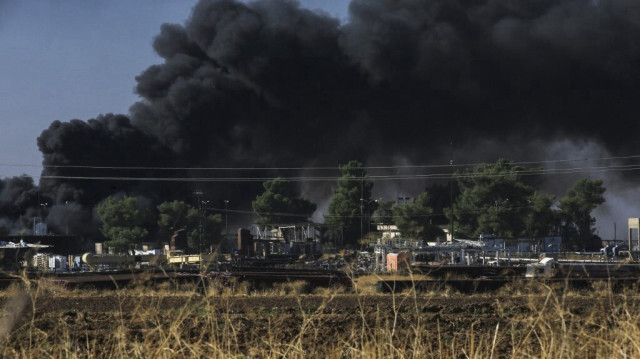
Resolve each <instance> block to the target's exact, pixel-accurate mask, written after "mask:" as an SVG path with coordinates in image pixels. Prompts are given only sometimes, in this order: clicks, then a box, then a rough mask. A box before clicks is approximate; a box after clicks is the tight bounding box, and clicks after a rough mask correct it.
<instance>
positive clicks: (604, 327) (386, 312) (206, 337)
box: [0, 276, 640, 358]
mask: <svg viewBox="0 0 640 359" xmlns="http://www.w3.org/2000/svg"><path fill="white" fill-rule="evenodd" d="M378 279H380V278H378V277H377V276H371V277H360V278H358V279H357V281H356V283H355V288H354V289H353V290H345V289H344V288H339V289H328V288H316V289H310V288H309V287H308V284H307V283H305V282H292V283H283V284H280V285H276V286H275V287H273V288H271V289H267V290H259V291H257V290H253V289H251V288H250V287H249V286H248V285H247V284H246V283H242V282H233V283H231V285H225V286H222V285H211V286H207V287H206V288H205V290H200V289H199V286H198V285H180V286H177V285H175V284H166V285H160V286H155V287H154V288H145V287H136V288H125V289H120V290H116V291H80V290H67V289H64V288H61V287H58V286H55V285H51V284H47V283H46V282H41V283H39V284H38V285H35V286H25V285H21V286H13V287H10V288H9V289H7V290H5V291H4V292H3V293H2V296H1V298H2V303H3V311H2V316H0V324H1V327H0V331H2V330H4V336H3V337H2V340H3V342H2V344H1V346H0V353H2V354H1V355H2V356H3V357H17V358H34V357H53V358H111V357H129V358H186V357H189V358H191V357H208V358H309V357H312V358H316V357H320V358H425V357H426V358H429V357H431V358H502V357H510V358H602V357H606V358H638V357H640V300H639V299H638V294H637V292H636V291H635V290H628V291H626V292H622V293H614V292H612V291H611V290H610V288H609V286H608V285H607V284H606V283H604V284H599V285H598V286H597V288H595V290H591V291H571V290H567V289H566V288H564V287H555V288H551V287H549V286H547V285H545V284H543V283H534V284H530V285H523V284H522V283H520V284H518V283H516V284H513V285H511V286H509V287H506V288H503V289H501V290H500V291H498V292H495V293H490V294H482V295H462V294H459V293H455V292H453V291H451V290H449V289H447V290H446V292H441V291H433V292H429V293H419V292H416V291H415V290H407V291H405V292H403V293H401V294H396V295H391V294H388V295H387V294H385V295H381V294H378V293H376V292H375V290H374V289H372V288H374V287H375V282H376V281H377V280H378ZM382 279H392V278H390V277H382ZM398 279H400V278H398ZM402 279H406V277H404V278H402ZM92 301H95V302H98V301H101V302H100V303H110V305H109V307H108V308H107V307H104V308H103V307H100V306H99V305H98V304H96V306H95V307H92V306H91V303H92ZM54 302H55V303H58V304H56V305H59V307H57V306H56V305H54V304H53V303H54ZM76 302H77V303H80V304H78V306H77V307H75V306H74V303H76ZM60 303H62V304H60ZM21 308H22V309H21ZM16 312H18V315H17V314H16ZM20 312H21V313H22V314H21V315H20Z"/></svg>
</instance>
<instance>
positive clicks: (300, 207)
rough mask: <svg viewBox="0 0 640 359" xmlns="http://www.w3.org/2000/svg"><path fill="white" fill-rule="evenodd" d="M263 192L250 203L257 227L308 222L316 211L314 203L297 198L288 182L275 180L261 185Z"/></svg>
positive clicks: (279, 179)
mask: <svg viewBox="0 0 640 359" xmlns="http://www.w3.org/2000/svg"><path fill="white" fill-rule="evenodd" d="M263 186H264V192H263V193H262V194H261V195H259V196H257V197H256V199H255V201H253V202H252V203H251V206H252V207H253V211H254V212H255V213H256V214H257V215H258V219H257V220H256V223H258V224H259V225H261V226H263V225H274V224H295V223H301V222H308V218H309V217H310V216H311V215H312V214H313V212H314V211H315V210H316V205H315V203H312V202H310V201H308V200H307V199H305V198H300V197H298V196H297V194H296V191H295V188H294V186H293V184H292V183H291V182H290V181H287V180H285V179H282V178H275V179H273V180H271V181H267V182H264V183H263Z"/></svg>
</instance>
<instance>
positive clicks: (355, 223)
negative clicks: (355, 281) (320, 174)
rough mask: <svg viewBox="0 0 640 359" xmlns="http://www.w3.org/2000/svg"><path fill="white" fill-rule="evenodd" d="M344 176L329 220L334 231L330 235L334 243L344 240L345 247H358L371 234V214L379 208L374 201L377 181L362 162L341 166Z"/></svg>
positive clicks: (330, 206) (331, 202) (330, 230)
mask: <svg viewBox="0 0 640 359" xmlns="http://www.w3.org/2000/svg"><path fill="white" fill-rule="evenodd" d="M340 173H341V177H340V178H339V179H338V187H336V188H334V189H333V196H332V197H331V201H330V202H329V208H328V215H327V217H326V218H325V224H327V225H328V226H329V228H330V229H329V231H328V233H327V235H328V236H329V238H330V239H333V240H334V241H335V240H336V239H339V238H340V239H342V240H343V241H344V243H343V244H344V245H345V246H347V247H351V248H355V247H356V246H357V244H358V241H359V240H360V239H361V237H364V235H365V234H366V233H367V232H368V229H367V227H368V225H367V224H368V223H369V217H370V214H371V213H373V212H375V209H376V208H375V206H376V204H375V203H372V201H371V191H372V189H373V182H371V181H370V180H368V179H367V176H366V172H365V170H364V168H363V167H362V163H360V162H358V161H349V162H348V163H346V164H344V165H342V166H340ZM367 205H369V206H371V208H370V210H369V211H365V209H366V207H365V206H367Z"/></svg>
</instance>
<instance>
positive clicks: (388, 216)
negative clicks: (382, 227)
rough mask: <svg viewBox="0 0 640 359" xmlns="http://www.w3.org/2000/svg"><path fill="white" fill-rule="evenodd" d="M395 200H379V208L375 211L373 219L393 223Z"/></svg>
mask: <svg viewBox="0 0 640 359" xmlns="http://www.w3.org/2000/svg"><path fill="white" fill-rule="evenodd" d="M394 204H395V202H394V201H379V202H378V209H377V210H376V211H375V212H373V216H372V217H371V221H372V222H375V223H380V224H393V205H394Z"/></svg>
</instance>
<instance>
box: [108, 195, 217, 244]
mask: <svg viewBox="0 0 640 359" xmlns="http://www.w3.org/2000/svg"><path fill="white" fill-rule="evenodd" d="M96 210H97V212H98V215H99V216H100V218H101V220H102V228H101V231H102V234H103V235H104V236H105V237H106V238H107V239H108V241H107V242H106V245H107V246H108V247H114V248H116V250H118V251H124V250H127V249H130V247H131V246H132V245H135V244H136V243H140V242H142V241H144V240H146V239H148V236H149V229H150V228H156V229H157V233H158V236H159V237H160V238H170V237H171V236H172V235H173V234H174V232H176V231H179V230H183V231H184V232H185V235H186V237H187V247H188V248H187V249H188V250H190V251H193V252H198V251H200V250H201V249H202V248H208V247H210V246H212V245H215V244H218V243H220V236H221V235H220V230H221V223H222V217H221V215H220V214H206V213H205V211H204V208H195V207H193V206H191V205H189V204H187V203H185V202H182V201H172V202H164V203H161V204H160V205H158V206H157V207H156V211H155V213H154V211H153V210H152V209H151V208H148V207H147V206H145V204H144V203H142V202H141V201H140V200H139V199H138V198H137V197H130V196H125V197H122V198H118V199H117V198H115V197H108V198H106V199H105V200H104V201H102V202H101V203H100V204H98V206H97V208H96ZM154 214H155V215H156V216H154ZM154 219H155V223H154Z"/></svg>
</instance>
